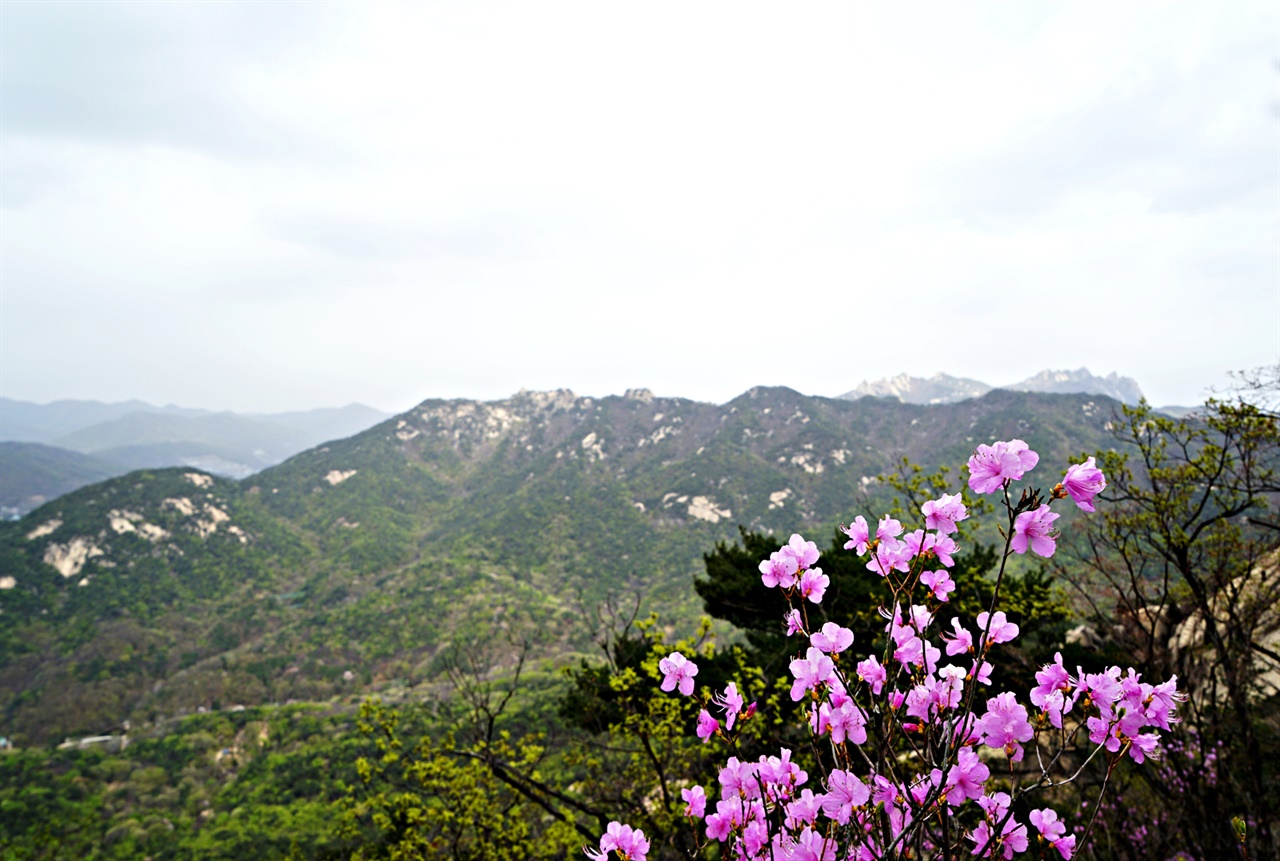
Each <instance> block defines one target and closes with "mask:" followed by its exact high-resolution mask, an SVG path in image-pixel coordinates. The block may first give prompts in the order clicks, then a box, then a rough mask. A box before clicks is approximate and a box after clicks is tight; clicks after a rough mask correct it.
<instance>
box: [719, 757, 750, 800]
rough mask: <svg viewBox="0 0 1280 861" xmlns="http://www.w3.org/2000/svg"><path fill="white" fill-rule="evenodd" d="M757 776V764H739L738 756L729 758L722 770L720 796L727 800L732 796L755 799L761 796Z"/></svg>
mask: <svg viewBox="0 0 1280 861" xmlns="http://www.w3.org/2000/svg"><path fill="white" fill-rule="evenodd" d="M755 774H756V766H755V763H752V762H739V761H738V758H737V757H736V756H731V757H729V761H728V762H727V763H725V767H724V768H722V769H720V794H721V795H722V796H724V797H726V798H727V797H729V796H731V795H741V796H744V797H746V798H754V797H755V796H757V795H759V794H760V784H759V783H757V782H756V778H755Z"/></svg>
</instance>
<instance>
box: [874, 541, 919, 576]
mask: <svg viewBox="0 0 1280 861" xmlns="http://www.w3.org/2000/svg"><path fill="white" fill-rule="evenodd" d="M914 555H915V554H914V553H912V552H911V548H910V547H909V546H908V545H907V543H906V542H905V541H899V540H898V539H896V538H887V539H885V540H883V541H881V542H880V543H879V544H877V545H876V554H875V555H874V556H872V557H871V561H870V562H868V563H867V570H868V571H874V572H875V573H877V574H879V575H880V576H881V577H885V576H887V575H888V573H889V572H890V571H892V570H895V569H896V570H898V571H901V572H902V573H903V574H905V573H907V572H908V571H910V570H911V557H912V556H914Z"/></svg>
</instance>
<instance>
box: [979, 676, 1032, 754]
mask: <svg viewBox="0 0 1280 861" xmlns="http://www.w3.org/2000/svg"><path fill="white" fill-rule="evenodd" d="M978 731H979V732H981V733H982V743H983V744H985V745H987V746H988V747H995V748H1003V750H1004V752H1005V755H1007V756H1008V757H1009V758H1010V759H1011V760H1013V761H1014V762H1021V761H1022V745H1021V744H1019V742H1023V741H1030V740H1031V736H1033V735H1034V734H1035V731H1034V730H1033V729H1032V728H1031V723H1030V721H1028V720H1027V707H1026V706H1024V705H1022V704H1021V703H1019V702H1018V701H1017V699H1016V698H1015V697H1014V695H1013V692H1012V691H1008V692H1006V693H1003V694H997V695H996V696H994V697H992V698H991V699H989V700H987V713H986V714H984V715H983V716H982V717H981V718H979V719H978Z"/></svg>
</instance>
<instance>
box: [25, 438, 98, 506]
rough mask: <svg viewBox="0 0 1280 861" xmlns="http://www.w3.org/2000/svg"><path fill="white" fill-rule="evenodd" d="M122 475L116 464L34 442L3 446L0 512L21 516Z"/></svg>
mask: <svg viewBox="0 0 1280 861" xmlns="http://www.w3.org/2000/svg"><path fill="white" fill-rule="evenodd" d="M121 472H122V470H121V468H120V467H118V466H117V465H115V464H111V463H105V462H103V461H100V460H98V459H97V458H95V457H91V456H89V455H86V454H80V452H78V451H69V450H68V449H65V448H55V447H53V446H49V445H41V444H40V443H35V442H0V510H3V511H5V512H11V513H13V514H21V513H22V512H25V511H30V510H31V509H33V508H37V507H39V506H41V505H43V504H44V503H46V502H48V501H49V500H51V499H55V498H57V497H59V496H62V494H64V493H70V492H71V491H73V490H75V489H76V488H77V487H84V486H85V485H86V484H92V483H94V482H95V481H102V480H104V479H107V478H111V477H112V476H115V475H119V474H121Z"/></svg>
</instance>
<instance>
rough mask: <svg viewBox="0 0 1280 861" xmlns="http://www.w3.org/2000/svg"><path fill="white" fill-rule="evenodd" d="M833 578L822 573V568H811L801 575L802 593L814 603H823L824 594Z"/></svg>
mask: <svg viewBox="0 0 1280 861" xmlns="http://www.w3.org/2000/svg"><path fill="white" fill-rule="evenodd" d="M830 585H831V578H830V577H828V576H827V575H826V574H823V573H822V569H821V568H810V569H809V570H808V571H805V572H804V574H802V575H800V594H801V595H802V596H804V597H805V598H808V599H809V600H810V601H811V602H813V603H814V604H821V603H822V596H823V595H825V594H827V587H828V586H830Z"/></svg>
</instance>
